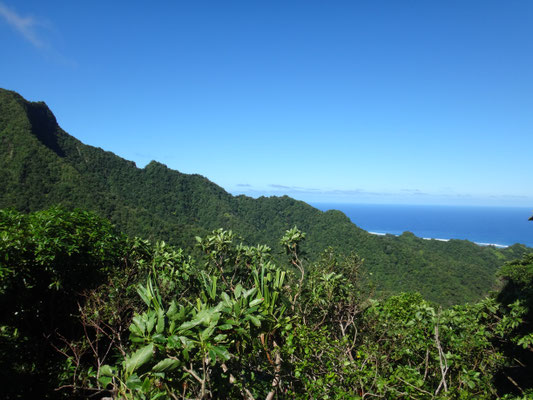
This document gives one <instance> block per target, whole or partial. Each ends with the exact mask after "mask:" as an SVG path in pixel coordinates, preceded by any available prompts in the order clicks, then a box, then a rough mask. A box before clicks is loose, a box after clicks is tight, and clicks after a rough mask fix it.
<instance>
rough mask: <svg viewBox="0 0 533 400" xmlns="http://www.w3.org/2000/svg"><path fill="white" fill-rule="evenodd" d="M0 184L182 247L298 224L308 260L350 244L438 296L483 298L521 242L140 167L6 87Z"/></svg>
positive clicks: (399, 279)
mask: <svg viewBox="0 0 533 400" xmlns="http://www.w3.org/2000/svg"><path fill="white" fill-rule="evenodd" d="M0 184H1V186H2V187H3V188H5V190H4V191H3V192H2V193H1V194H0V208H7V207H13V208H15V209H17V210H20V211H25V212H30V211H36V210H40V209H43V208H47V207H50V206H52V205H56V204H59V205H62V206H63V207H66V208H75V207H81V208H85V209H88V210H91V211H94V212H96V213H98V214H100V215H101V216H103V217H106V218H109V219H110V220H111V221H112V222H113V223H114V224H116V225H117V227H118V228H119V229H121V230H123V231H124V232H125V233H127V234H128V235H130V236H133V235H135V236H140V237H144V238H149V239H152V240H157V239H163V240H166V241H169V242H171V243H173V244H175V245H179V246H182V247H192V246H193V245H194V243H195V241H194V236H196V235H199V236H203V235H206V234H207V233H208V232H210V231H212V230H214V229H217V228H223V229H232V230H233V231H234V232H236V233H237V234H239V235H241V236H242V237H243V240H244V241H245V242H246V243H249V244H257V243H266V244H268V245H269V246H270V247H272V248H273V251H274V252H275V253H276V254H280V253H281V248H280V246H279V243H278V240H279V238H280V237H281V236H282V234H283V232H284V231H285V230H287V229H290V228H292V227H293V226H295V225H297V226H298V227H299V228H300V229H301V230H302V231H304V232H306V233H307V235H308V236H307V240H306V242H307V243H306V247H305V249H306V250H307V252H308V254H309V258H310V259H311V260H312V259H316V258H317V257H318V256H319V254H320V253H321V251H322V250H324V249H325V248H327V247H329V246H332V247H333V248H335V249H336V250H337V251H338V252H340V253H344V254H348V253H350V252H356V253H358V254H359V255H360V256H361V257H362V258H364V259H365V260H366V265H367V268H368V270H369V271H370V272H371V273H372V274H373V277H374V281H375V282H376V283H377V285H378V288H379V289H380V290H381V291H383V292H397V291H400V290H417V291H420V292H421V293H422V294H423V295H424V296H425V297H426V298H428V299H430V300H433V301H436V302H440V303H442V304H445V305H449V304H454V303H459V302H464V301H472V300H476V299H477V298H479V297H481V296H482V295H483V294H484V293H486V292H487V291H488V290H490V289H491V288H493V287H494V285H495V278H494V272H495V271H496V269H497V268H498V267H499V266H500V265H501V264H502V262H503V261H506V260H510V259H514V258H517V257H520V256H521V255H522V254H523V253H524V252H526V251H527V249H526V248H525V246H521V245H515V246H511V247H510V248H507V249H504V250H498V249H494V248H480V247H479V246H477V245H475V244H473V243H471V242H467V241H456V240H453V241H451V242H448V243H444V242H437V241H427V240H422V239H420V238H416V237H414V236H411V235H408V234H406V235H401V236H399V237H397V238H394V237H379V236H376V235H371V234H369V233H367V232H366V231H364V230H362V229H360V228H359V227H357V226H356V225H355V224H353V223H352V222H351V221H350V220H349V219H348V217H347V216H346V215H344V214H343V213H342V212H340V211H336V210H333V211H327V212H322V211H319V210H318V209H316V208H314V207H312V206H310V205H308V204H306V203H304V202H302V201H298V200H295V199H292V198H290V197H288V196H283V197H260V198H257V199H254V198H251V197H247V196H244V195H240V196H233V195H231V194H230V193H228V192H226V191H225V190H224V189H223V188H221V187H220V186H218V185H216V184H214V183H213V182H211V181H209V179H207V178H206V177H203V176H201V175H198V174H191V175H189V174H183V173H181V172H179V171H175V170H172V169H170V168H168V167H167V166H166V165H164V164H162V163H160V162H158V161H155V160H154V161H151V162H150V163H148V164H147V165H146V166H145V167H144V168H138V167H137V166H136V164H135V163H134V162H133V161H128V160H125V159H123V158H121V157H119V156H117V155H115V154H114V153H112V152H109V151H105V150H103V149H101V148H98V147H93V146H89V145H86V144H83V143H82V142H81V141H79V140H78V139H76V138H75V137H73V136H71V135H69V134H68V133H66V132H65V131H63V130H62V129H61V127H60V126H59V125H58V123H57V120H56V118H55V116H54V115H53V113H52V111H51V110H50V109H49V108H48V106H47V105H46V104H45V103H44V102H28V101H26V100H25V99H24V98H23V97H22V96H20V95H19V94H17V93H16V92H12V91H8V90H5V89H0ZM450 243H451V244H450ZM441 280H443V282H439V281H441ZM436 282H438V284H436Z"/></svg>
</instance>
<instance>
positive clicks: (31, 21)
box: [0, 2, 48, 49]
mask: <svg viewBox="0 0 533 400" xmlns="http://www.w3.org/2000/svg"><path fill="white" fill-rule="evenodd" d="M0 17H1V18H2V19H3V20H4V21H5V22H6V23H7V24H8V25H9V26H11V27H12V28H13V29H15V30H16V31H17V32H18V33H20V34H21V35H22V36H23V37H24V38H25V39H26V40H27V41H28V42H30V43H31V44H32V45H33V46H35V47H37V48H39V49H42V48H45V47H47V44H46V42H45V41H43V40H42V39H41V38H40V37H39V34H38V33H37V28H38V27H46V26H47V25H48V24H46V23H45V22H44V21H43V20H40V19H36V18H35V17H31V16H27V17H23V16H21V15H19V14H18V13H17V12H16V11H14V10H13V9H10V8H8V7H7V6H6V5H5V4H4V3H2V2H0Z"/></svg>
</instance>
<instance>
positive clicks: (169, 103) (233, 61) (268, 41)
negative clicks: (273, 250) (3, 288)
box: [0, 0, 533, 206]
mask: <svg viewBox="0 0 533 400" xmlns="http://www.w3.org/2000/svg"><path fill="white" fill-rule="evenodd" d="M532 21H533V2H531V1H530V0H523V1H513V0H510V1H505V2H503V1H490V0H483V1H473V0H472V1H463V0H461V1H455V0H447V1H423V0H419V1H414V0H412V1H409V0H405V1H398V0H390V1H379V0H372V1H371V0H368V1H332V2H324V1H302V2H298V1H268V2H259V1H242V2H240V1H239V2H237V1H224V2H222V1H194V2H153V4H148V3H147V2H135V1H134V2H131V1H129V2H119V1H116V2H101V1H92V2H58V1H46V2H43V1H24V2H20V1H12V0H0V51H1V53H2V54H3V61H2V62H1V63H0V79H1V80H0V87H4V88H7V89H10V90H15V91H17V92H19V93H20V94H22V95H23V96H24V97H25V98H27V99H28V100H33V101H37V100H43V101H45V102H46V103H47V104H48V105H49V107H50V108H51V109H52V111H53V112H54V114H55V115H56V117H57V119H58V122H59V123H60V125H61V126H62V127H63V129H65V130H66V131H67V132H69V133H70V134H72V135H74V136H75V137H77V138H79V139H80V140H82V141H83V142H85V143H87V144H90V145H93V146H97V147H101V148H103V149H105V150H109V151H113V152H114V153H116V154H118V155H119V156H121V157H124V158H126V159H129V160H133V161H135V162H136V163H137V165H138V166H139V167H143V166H144V165H146V164H147V163H148V162H149V161H150V160H152V159H155V160H158V161H160V162H162V163H164V164H166V165H168V166H169V167H170V168H173V169H177V170H179V171H181V172H185V173H198V174H201V175H204V176H206V177H207V178H209V179H210V180H212V181H213V182H215V183H217V184H219V185H221V186H222V187H224V188H225V189H226V190H228V191H230V192H231V193H234V194H236V193H245V194H249V195H253V196H258V195H282V194H288V195H290V196H292V197H295V198H298V199H302V200H305V201H309V202H353V203H359V202H363V203H411V204H478V205H501V206H521V205H526V206H530V205H533V185H532V184H531V183H532V179H531V172H532V171H533V157H532V156H531V152H532V149H533V131H532V128H533V23H532Z"/></svg>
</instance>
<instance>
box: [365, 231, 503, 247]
mask: <svg viewBox="0 0 533 400" xmlns="http://www.w3.org/2000/svg"><path fill="white" fill-rule="evenodd" d="M367 232H368V233H370V234H371V235H376V236H386V235H392V236H396V237H398V236H400V235H397V234H394V233H386V232H370V231H367ZM415 236H416V235H415ZM416 237H417V238H419V239H422V240H438V241H439V242H449V241H450V240H466V241H469V242H472V243H474V244H477V245H478V246H483V247H487V246H494V247H497V248H499V249H505V248H507V247H509V245H506V244H498V243H485V242H474V241H472V240H468V239H441V238H427V237H418V236H416Z"/></svg>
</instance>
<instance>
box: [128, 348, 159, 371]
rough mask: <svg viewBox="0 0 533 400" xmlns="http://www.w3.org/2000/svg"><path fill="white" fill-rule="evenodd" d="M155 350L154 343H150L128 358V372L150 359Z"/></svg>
mask: <svg viewBox="0 0 533 400" xmlns="http://www.w3.org/2000/svg"><path fill="white" fill-rule="evenodd" d="M153 352H154V344H153V343H150V344H148V345H146V346H144V347H142V348H140V349H139V350H137V351H136V352H135V353H133V354H132V355H131V357H128V358H126V365H125V367H126V372H128V373H131V372H133V371H135V370H137V369H138V368H139V367H140V366H142V365H143V364H145V363H147V362H148V361H150V359H151V358H152V356H153Z"/></svg>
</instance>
